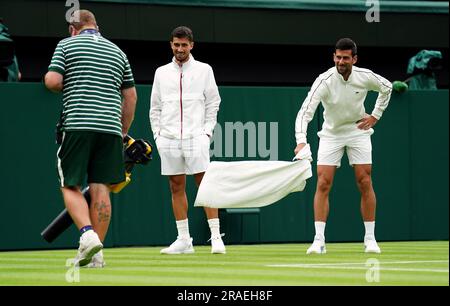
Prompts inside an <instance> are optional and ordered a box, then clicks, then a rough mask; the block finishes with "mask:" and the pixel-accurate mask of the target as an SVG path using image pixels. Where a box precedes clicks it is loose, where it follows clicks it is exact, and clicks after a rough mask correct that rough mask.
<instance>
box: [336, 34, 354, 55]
mask: <svg viewBox="0 0 450 306" xmlns="http://www.w3.org/2000/svg"><path fill="white" fill-rule="evenodd" d="M334 50H352V55H353V56H355V55H356V54H358V49H357V48H356V44H355V42H354V41H353V40H351V39H350V38H341V39H339V40H338V41H337V43H336V46H335V47H334Z"/></svg>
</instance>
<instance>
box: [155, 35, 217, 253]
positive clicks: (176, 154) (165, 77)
mask: <svg viewBox="0 0 450 306" xmlns="http://www.w3.org/2000/svg"><path fill="white" fill-rule="evenodd" d="M170 46H171V48H172V52H173V55H174V57H173V60H172V62H171V63H169V64H167V65H164V66H161V67H159V68H158V69H157V70H156V72H155V78H154V81H153V87H152V93H151V106H150V123H151V127H152V131H153V133H154V138H155V142H156V146H157V148H158V153H159V156H160V157H161V174H162V175H166V176H168V177H169V185H170V191H171V193H172V209H173V213H174V216H175V220H176V224H177V230H178V237H177V239H176V240H175V242H174V243H172V244H171V245H170V246H169V247H167V248H165V249H162V250H161V253H162V254H188V253H194V248H193V245H192V238H191V236H190V233H189V223H188V215H187V211H188V202H187V198H186V192H185V188H186V175H194V179H195V182H196V184H197V186H199V185H200V183H201V181H202V178H203V175H204V173H205V171H206V169H207V168H208V165H209V146H210V138H211V136H212V134H213V129H214V126H215V125H216V122H217V112H218V110H219V105H220V101H221V99H220V96H219V90H218V88H217V85H216V82H215V79H214V73H213V70H212V68H211V66H209V65H208V64H205V63H202V62H199V61H196V60H195V59H194V57H193V56H192V54H191V53H190V52H191V50H192V48H193V47H194V39H193V34H192V30H191V29H189V28H187V27H184V26H181V27H177V28H176V29H174V30H173V32H172V36H171V41H170ZM204 209H205V213H206V216H207V219H208V225H209V228H210V230H211V246H212V248H211V253H213V254H224V253H225V252H226V251H225V246H224V243H223V241H222V238H221V234H220V224H219V217H218V216H219V213H218V209H217V208H207V207H205V208H204Z"/></svg>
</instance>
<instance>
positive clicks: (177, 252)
mask: <svg viewBox="0 0 450 306" xmlns="http://www.w3.org/2000/svg"><path fill="white" fill-rule="evenodd" d="M160 253H161V254H164V255H180V254H193V253H195V250H194V249H189V250H185V251H169V250H165V249H162V250H161V251H160Z"/></svg>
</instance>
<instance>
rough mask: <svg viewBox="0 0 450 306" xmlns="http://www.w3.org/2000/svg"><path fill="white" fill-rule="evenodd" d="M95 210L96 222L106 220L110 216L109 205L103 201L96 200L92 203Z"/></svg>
mask: <svg viewBox="0 0 450 306" xmlns="http://www.w3.org/2000/svg"><path fill="white" fill-rule="evenodd" d="M94 207H95V210H96V211H97V216H98V222H107V221H109V219H110V217H111V211H110V209H109V206H108V205H106V203H105V202H99V203H98V202H97V203H95V204H94Z"/></svg>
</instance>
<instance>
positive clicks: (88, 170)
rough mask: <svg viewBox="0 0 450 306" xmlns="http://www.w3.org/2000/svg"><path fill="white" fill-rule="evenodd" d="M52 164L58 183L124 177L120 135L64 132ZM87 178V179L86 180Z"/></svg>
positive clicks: (110, 180) (117, 180)
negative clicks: (55, 170) (54, 167)
mask: <svg viewBox="0 0 450 306" xmlns="http://www.w3.org/2000/svg"><path fill="white" fill-rule="evenodd" d="M56 155H57V159H56V168H57V171H58V177H59V181H60V183H61V187H67V186H83V185H85V184H86V183H88V184H89V183H100V184H115V183H120V182H122V181H124V180H125V165H124V162H123V144H122V138H121V137H120V136H117V135H113V134H106V133H98V132H87V131H80V132H64V136H63V141H62V144H61V146H60V147H59V149H58V152H57V154H56ZM86 178H87V180H86Z"/></svg>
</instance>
